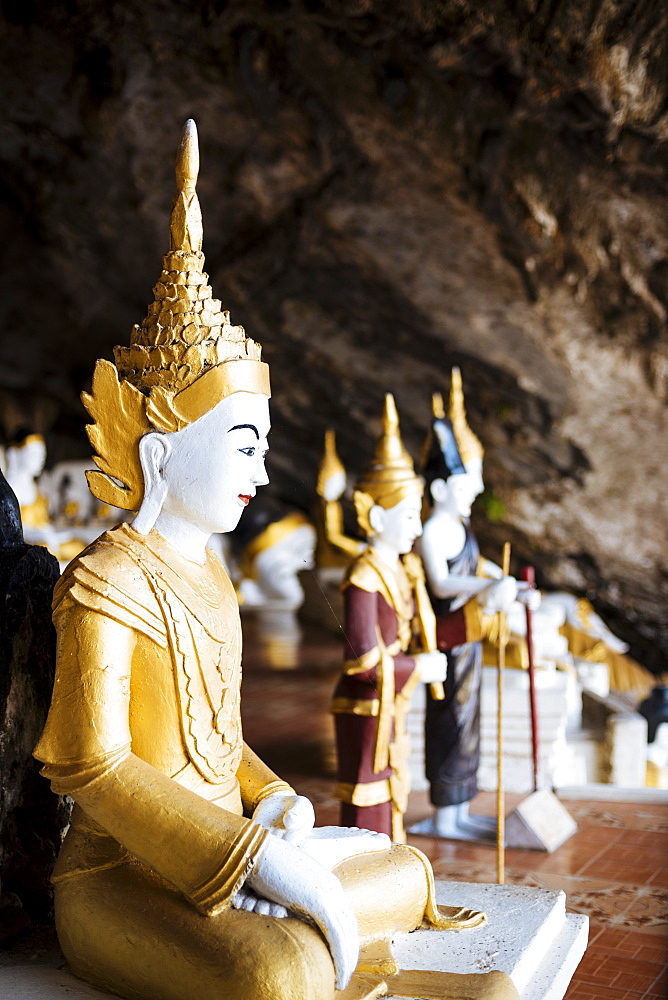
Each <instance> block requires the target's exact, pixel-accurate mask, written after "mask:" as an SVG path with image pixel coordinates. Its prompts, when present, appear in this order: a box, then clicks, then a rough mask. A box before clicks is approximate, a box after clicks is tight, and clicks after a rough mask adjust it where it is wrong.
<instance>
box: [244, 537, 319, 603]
mask: <svg viewBox="0 0 668 1000" xmlns="http://www.w3.org/2000/svg"><path fill="white" fill-rule="evenodd" d="M315 543H316V534H315V529H314V528H313V527H312V526H311V525H310V524H302V525H300V527H299V528H296V529H295V530H294V531H291V532H290V534H289V535H286V536H285V537H284V538H281V539H280V541H278V542H276V544H275V545H272V546H270V547H269V548H268V549H264V551H262V552H259V553H258V555H257V557H256V559H255V566H254V570H255V575H256V576H257V581H258V584H259V585H260V586H261V587H262V589H263V590H264V591H265V593H267V594H268V595H269V596H270V597H273V598H276V599H279V600H283V601H288V602H289V603H291V604H292V606H293V607H299V605H300V604H302V602H303V600H304V591H303V590H302V586H301V583H300V582H299V578H298V576H297V574H298V573H300V572H301V571H302V570H304V569H313V567H314V565H315Z"/></svg>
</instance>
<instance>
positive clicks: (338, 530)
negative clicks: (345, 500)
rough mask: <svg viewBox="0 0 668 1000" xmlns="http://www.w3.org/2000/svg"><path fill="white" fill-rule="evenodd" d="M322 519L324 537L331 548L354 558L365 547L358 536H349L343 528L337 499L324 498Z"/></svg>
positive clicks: (341, 514) (341, 512) (341, 513)
mask: <svg viewBox="0 0 668 1000" xmlns="http://www.w3.org/2000/svg"><path fill="white" fill-rule="evenodd" d="M322 504H323V519H324V524H325V537H326V539H327V541H328V542H329V544H330V545H331V546H332V548H335V549H338V550H339V552H343V553H344V554H345V555H347V556H350V557H351V559H354V558H355V557H356V556H358V555H359V554H360V552H361V551H362V550H363V549H364V548H366V543H365V542H363V541H361V540H360V539H359V538H351V537H350V536H349V535H346V533H345V532H344V530H343V511H342V509H341V504H340V502H339V501H338V500H324V499H323V501H322Z"/></svg>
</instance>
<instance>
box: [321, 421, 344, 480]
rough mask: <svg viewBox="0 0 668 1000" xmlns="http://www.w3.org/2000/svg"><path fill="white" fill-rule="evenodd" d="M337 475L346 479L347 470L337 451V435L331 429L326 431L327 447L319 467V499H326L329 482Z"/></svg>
mask: <svg viewBox="0 0 668 1000" xmlns="http://www.w3.org/2000/svg"><path fill="white" fill-rule="evenodd" d="M337 474H339V475H343V476H344V477H345V474H346V469H345V466H344V464H343V462H342V461H341V459H340V458H339V453H338V451H337V450H336V433H335V431H333V430H332V428H331V427H330V428H328V429H327V430H326V431H325V447H324V450H323V453H322V459H321V460H320V465H319V467H318V480H317V483H316V493H317V494H318V496H319V497H324V495H325V487H326V485H327V482H328V480H329V479H331V478H332V476H335V475H337Z"/></svg>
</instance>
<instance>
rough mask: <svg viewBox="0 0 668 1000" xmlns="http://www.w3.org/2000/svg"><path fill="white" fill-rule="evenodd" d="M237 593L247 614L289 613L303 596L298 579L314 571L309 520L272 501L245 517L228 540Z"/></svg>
mask: <svg viewBox="0 0 668 1000" xmlns="http://www.w3.org/2000/svg"><path fill="white" fill-rule="evenodd" d="M230 541H231V553H232V555H233V556H234V558H235V560H236V566H237V571H238V581H237V592H238V594H239V598H240V602H241V604H242V606H243V607H246V608H267V609H270V610H285V611H294V610H296V609H297V608H299V607H301V604H302V602H303V600H304V591H303V589H302V585H301V583H300V580H299V576H298V574H299V573H301V572H302V571H303V570H306V569H313V566H314V554H315V543H316V534H315V528H314V527H313V525H312V524H311V522H310V521H309V520H308V518H307V517H306V516H305V515H304V514H302V513H301V511H297V510H289V509H288V508H286V507H285V506H284V505H283V504H280V503H278V501H275V500H271V499H262V500H259V501H257V509H256V505H255V504H254V505H253V506H252V507H249V508H248V510H246V511H244V514H243V516H242V518H241V521H240V522H239V525H238V527H237V528H236V530H235V531H234V532H232V534H231V535H230Z"/></svg>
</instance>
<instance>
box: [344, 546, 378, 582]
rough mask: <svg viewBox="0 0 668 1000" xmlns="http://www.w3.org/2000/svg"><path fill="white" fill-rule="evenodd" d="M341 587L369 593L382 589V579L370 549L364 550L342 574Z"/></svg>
mask: <svg viewBox="0 0 668 1000" xmlns="http://www.w3.org/2000/svg"><path fill="white" fill-rule="evenodd" d="M341 587H342V589H345V588H346V587H359V589H360V590H366V591H368V592H369V593H375V592H376V591H378V590H382V589H383V578H382V576H381V574H380V569H379V567H378V563H377V560H376V559H375V558H374V552H373V549H372V548H371V547H368V548H366V549H364V551H363V552H361V553H360V555H359V556H357V558H356V559H354V560H353V561H352V563H351V564H350V566H349V567H348V569H347V570H346V572H345V574H344V577H343V582H342V584H341Z"/></svg>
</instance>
